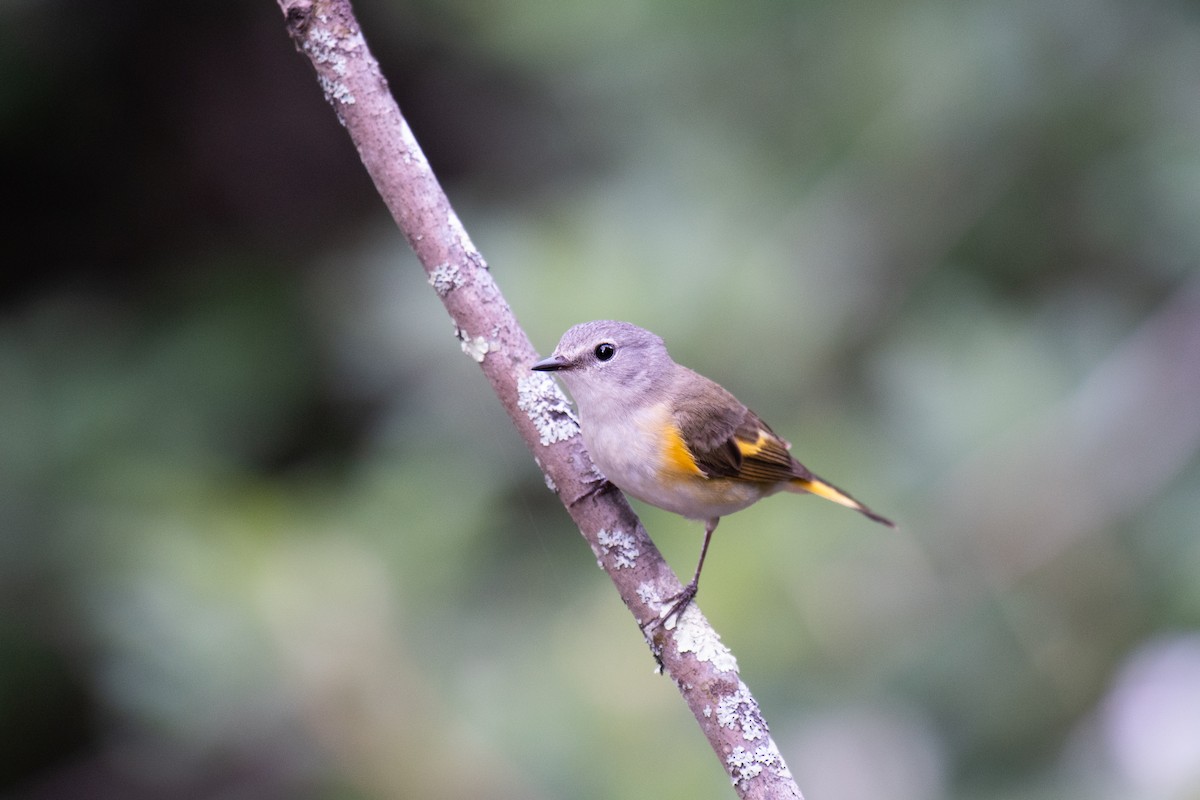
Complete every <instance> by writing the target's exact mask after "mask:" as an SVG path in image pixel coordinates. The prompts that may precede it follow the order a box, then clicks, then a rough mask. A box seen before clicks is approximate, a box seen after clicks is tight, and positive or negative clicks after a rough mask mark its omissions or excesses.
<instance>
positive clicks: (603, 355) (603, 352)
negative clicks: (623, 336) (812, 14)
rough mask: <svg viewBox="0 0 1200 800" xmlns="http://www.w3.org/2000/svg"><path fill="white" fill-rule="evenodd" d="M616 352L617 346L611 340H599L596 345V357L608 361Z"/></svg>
mask: <svg viewBox="0 0 1200 800" xmlns="http://www.w3.org/2000/svg"><path fill="white" fill-rule="evenodd" d="M616 354H617V347H616V345H614V344H613V343H612V342H601V343H600V344H598V345H596V358H598V359H600V360H601V361H608V360H609V359H610V358H612V357H613V356H615V355H616Z"/></svg>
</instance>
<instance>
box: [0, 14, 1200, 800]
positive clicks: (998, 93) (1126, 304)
mask: <svg viewBox="0 0 1200 800" xmlns="http://www.w3.org/2000/svg"><path fill="white" fill-rule="evenodd" d="M358 12H359V15H360V19H361V21H362V22H363V25H364V28H365V32H366V36H367V39H368V41H369V43H370V44H371V45H372V47H373V49H374V52H375V54H376V56H377V57H378V58H379V60H380V61H381V63H382V65H383V69H384V71H385V73H386V74H387V75H388V77H389V81H390V83H391V86H392V88H393V90H394V92H395V94H396V95H397V97H398V99H399V101H400V103H401V107H402V108H403V109H404V111H405V112H406V114H407V116H408V118H409V120H410V123H411V124H412V126H413V128H414V129H415V131H416V133H417V135H418V137H419V138H420V139H421V141H422V143H423V145H424V146H425V148H426V150H427V152H428V154H429V156H430V158H431V160H432V162H433V164H434V166H435V168H436V169H437V170H438V172H439V174H440V175H441V176H442V178H443V180H444V182H445V184H446V187H447V190H448V192H449V194H450V196H451V199H452V201H453V202H454V203H455V204H456V207H457V208H458V211H459V213H460V216H461V217H462V218H463V220H464V221H465V223H466V225H467V228H468V229H469V230H470V232H471V234H472V236H473V237H474V239H475V241H476V243H477V244H478V245H479V246H480V247H481V248H482V250H483V252H484V254H485V255H486V256H487V258H488V260H489V262H490V264H491V266H492V269H493V271H494V274H495V276H496V278H497V280H498V282H499V283H500V285H501V287H502V288H503V290H504V292H505V293H506V296H507V298H508V300H509V301H510V303H511V304H512V305H513V307H514V309H515V311H516V313H517V315H518V317H519V318H520V319H521V321H522V322H523V324H524V325H525V326H526V329H527V331H528V332H529V334H530V336H531V337H532V338H533V340H534V342H535V344H536V345H537V346H538V348H539V349H540V350H541V351H542V352H548V351H549V350H550V349H551V348H552V347H553V345H554V344H555V342H556V341H557V339H558V336H559V334H561V332H562V331H563V330H564V329H566V328H567V327H568V326H569V325H571V324H573V323H575V322H578V321H582V320H585V319H593V318H601V317H609V318H618V319H628V320H630V321H633V322H637V323H639V324H642V325H644V326H646V327H649V328H652V329H653V330H655V331H656V332H658V333H659V334H661V335H662V336H664V337H665V338H666V340H667V343H668V345H669V346H670V347H671V349H672V353H673V354H674V355H675V357H676V358H677V359H678V360H680V361H682V362H684V363H687V364H689V365H690V366H693V367H695V368H697V369H699V370H700V371H702V372H704V373H706V374H708V375H710V376H712V377H714V378H716V379H718V380H720V381H721V382H722V383H724V384H725V385H727V386H729V387H730V388H732V389H734V390H735V391H736V392H737V393H738V394H739V396H740V397H741V398H742V399H743V400H744V401H746V402H747V403H748V404H749V405H750V406H751V407H753V408H754V409H755V410H757V411H758V412H759V413H760V414H761V415H762V416H763V417H764V418H766V419H767V420H769V421H770V422H771V424H772V425H773V427H775V429H776V430H778V431H779V432H780V433H781V434H782V435H784V436H786V437H788V438H789V439H791V440H792V441H793V443H794V444H795V451H796V453H797V454H798V455H799V456H800V457H801V458H802V459H803V460H804V461H805V462H806V463H807V464H808V465H809V466H810V467H812V468H813V469H815V470H816V471H817V472H819V473H820V474H822V475H824V476H825V477H827V478H828V479H829V480H831V481H833V482H835V483H837V484H839V485H843V486H845V487H846V488H847V489H849V490H850V491H852V492H853V493H855V494H856V495H858V496H859V497H861V498H863V499H864V500H865V501H866V502H868V503H870V504H871V505H872V506H874V507H875V508H876V509H878V510H879V511H880V512H881V513H884V514H887V515H889V516H892V517H894V518H896V519H897V520H898V521H899V522H900V524H901V529H900V531H899V532H898V533H892V532H889V531H887V530H885V529H883V528H881V527H879V526H875V525H871V524H869V523H867V522H866V521H864V520H863V519H862V518H861V517H859V516H858V515H855V514H852V513H848V512H846V511H845V510H844V509H840V508H837V507H835V506H833V505H832V504H826V503H819V502H817V501H816V500H812V499H805V498H797V497H792V496H784V497H779V498H775V499H773V500H771V501H769V502H767V503H763V504H760V505H759V506H756V507H755V508H753V509H750V510H747V511H745V512H742V513H741V514H738V515H736V516H734V517H731V518H729V519H727V520H725V521H724V522H723V524H722V525H721V528H720V531H719V532H718V535H717V537H716V539H715V541H714V545H713V550H712V551H711V553H710V560H709V562H708V566H707V569H706V571H705V583H704V587H703V590H702V592H701V594H700V605H701V607H702V608H703V610H704V611H705V612H706V614H707V615H708V616H709V618H710V619H711V620H712V622H713V623H714V624H715V625H716V627H717V629H718V630H719V631H721V632H722V635H723V636H724V640H725V642H726V643H727V644H728V645H730V646H731V647H732V648H733V650H734V652H735V653H736V654H737V656H738V658H739V662H740V665H741V669H742V673H743V677H744V679H745V680H746V682H747V683H748V684H749V685H750V687H751V689H752V690H754V691H755V693H756V694H757V696H758V698H759V700H760V701H761V702H762V704H763V707H764V711H765V714H766V717H767V719H768V721H769V722H770V723H771V725H772V730H773V733H774V735H775V737H776V739H777V741H778V743H779V745H780V747H781V749H782V751H783V753H784V755H785V757H786V758H787V760H788V762H789V765H790V766H791V768H792V771H793V773H794V774H795V775H796V777H797V780H798V782H799V784H800V786H801V788H802V789H803V790H804V791H805V793H806V795H807V796H808V797H809V798H810V800H819V798H837V800H859V799H860V798H861V799H862V800H866V799H867V798H872V799H874V798H878V797H882V796H886V797H889V798H891V799H892V800H919V799H922V798H932V799H936V798H980V799H981V800H982V799H987V800H992V799H994V798H995V799H998V798H1018V797H1019V798H1085V797H1086V798H1097V797H1099V798H1109V797H1111V798H1122V799H1123V800H1128V799H1129V798H1170V799H1176V798H1200V631H1198V628H1197V626H1198V623H1200V536H1198V533H1200V525H1198V523H1197V519H1198V518H1200V491H1198V490H1200V459H1198V458H1197V452H1198V448H1200V271H1198V270H1197V265H1198V264H1200V80H1198V77H1197V76H1200V6H1197V4H1195V3H1186V2H1154V1H1151V2H1145V3H1129V2H1125V3H1121V2H1115V0H975V1H974V2H964V3H950V2H938V0H911V1H910V2H905V3H886V2H879V0H846V1H844V2H833V0H809V1H808V2H795V3H792V2H781V1H780V0H741V2H728V1H726V2H721V1H720V0H700V1H699V2H690V3H679V2H667V1H666V0H658V1H653V0H616V2H609V3H590V2H577V1H576V0H567V2H561V3H550V4H547V3H541V2H531V0H510V1H509V2H493V3H477V2H471V1H470V0H453V1H450V2H400V1H399V0H397V1H396V2H361V3H360V4H359V6H358ZM0 20H2V22H3V24H2V25H0V64H2V75H3V80H2V81H0V126H2V131H3V143H4V147H3V155H2V156H0V158H2V159H3V162H4V168H3V174H4V175H5V179H4V185H5V189H6V192H5V194H6V196H7V198H8V203H7V206H8V211H7V212H6V213H5V215H4V220H5V227H6V229H7V231H6V234H5V239H6V241H7V242H8V246H7V250H8V253H9V255H8V256H7V257H6V258H5V259H4V261H5V266H4V268H3V270H2V275H3V278H2V280H3V283H2V284H0V287H2V291H0V737H2V739H0V787H2V788H0V795H2V796H3V797H6V798H20V799H21V800H42V799H45V800H49V799H50V798H76V797H89V798H210V797H212V798H215V797H220V798H233V797H236V798H243V797H245V798H249V797H254V798H270V797H278V798H385V797H386V798H390V797H435V798H436V797H445V798H461V797H493V798H504V797H512V798H517V797H520V798H540V797H545V798H561V797H570V798H611V797H688V798H726V797H731V796H732V792H731V790H730V788H729V786H728V784H727V780H726V778H725V776H724V774H723V773H722V771H721V769H720V767H719V765H718V763H717V761H716V759H715V758H714V757H713V755H712V753H711V752H710V751H709V750H708V748H707V745H706V743H705V742H704V740H703V738H702V737H701V735H700V733H699V732H698V731H697V729H696V726H695V724H694V722H693V721H692V720H691V719H690V717H689V716H688V712H687V710H686V708H685V707H684V706H683V704H682V703H681V702H680V701H679V699H678V696H677V694H676V692H675V689H674V688H673V686H672V685H671V684H670V682H669V681H667V680H665V679H663V678H661V677H658V676H656V675H654V674H653V671H652V668H653V661H652V659H651V658H650V656H649V654H648V652H647V650H646V647H645V645H644V644H643V642H642V639H641V636H640V635H639V633H638V631H637V629H636V627H635V625H634V624H633V622H632V620H631V618H630V617H629V615H628V613H627V612H626V611H625V609H624V608H623V607H622V605H621V604H620V602H619V601H618V599H617V597H616V594H615V593H614V591H613V590H612V587H611V585H610V584H609V582H608V580H607V578H606V577H605V576H604V575H603V574H602V573H601V572H599V571H598V570H597V569H596V568H595V566H594V558H593V556H592V554H591V553H590V552H589V550H588V548H587V546H586V545H585V544H584V542H583V541H582V539H580V537H579V536H578V533H577V532H576V531H575V530H574V528H573V527H572V525H571V523H570V521H569V519H568V518H567V516H566V515H565V513H564V512H563V511H562V509H561V507H560V506H559V505H558V504H557V501H556V499H555V497H554V496H553V495H551V494H550V493H549V492H547V491H546V489H545V486H544V485H543V482H542V478H541V475H540V474H539V473H538V471H537V469H536V467H535V465H534V464H533V461H532V459H531V458H530V456H529V454H528V452H527V451H526V450H525V449H524V446H523V444H522V443H521V442H520V441H519V440H518V438H517V436H516V434H515V433H514V432H513V431H512V430H511V428H510V426H509V424H508V422H507V420H506V418H505V417H504V416H503V413H502V412H501V410H500V408H499V406H498V404H497V403H496V402H495V401H494V399H493V398H492V397H491V394H490V391H489V389H488V387H487V384H486V382H485V381H484V380H482V378H481V376H480V375H479V373H478V370H477V367H476V366H475V364H474V363H473V362H471V361H470V359H468V358H465V357H463V355H462V354H461V353H460V351H459V347H458V343H457V342H456V341H455V340H454V338H453V329H452V326H451V324H450V323H449V321H448V319H447V318H446V316H445V314H444V312H443V311H442V309H441V307H440V304H439V303H438V301H437V298H436V296H435V295H434V293H433V292H432V291H431V290H430V289H429V287H428V286H427V284H426V282H425V278H424V275H423V274H422V272H421V270H420V269H419V267H418V266H417V264H416V263H415V260H414V258H413V256H412V255H411V253H410V252H409V251H408V249H407V247H406V245H405V242H404V240H403V238H402V237H401V236H400V235H399V233H398V232H397V231H396V230H395V228H394V227H393V226H392V224H391V221H390V219H389V218H388V217H387V214H386V212H385V211H384V209H383V208H382V205H381V203H380V201H379V200H378V198H377V197H376V196H375V194H374V192H373V190H372V187H371V186H370V184H369V182H368V180H367V178H366V177H365V175H364V173H363V170H362V169H361V166H360V165H359V164H358V162H357V159H356V156H355V153H354V150H353V147H352V146H351V145H350V143H349V141H348V139H347V137H346V136H345V133H344V131H342V129H341V128H340V127H339V126H338V124H337V121H336V119H335V117H334V114H333V113H332V111H331V110H330V109H329V108H328V106H326V104H325V103H324V102H323V100H322V98H321V95H320V91H319V89H318V87H317V85H316V81H315V80H314V78H313V75H312V72H311V69H310V68H309V66H308V65H307V63H306V62H305V60H304V59H303V58H302V57H301V56H300V55H298V54H297V53H296V52H295V50H294V48H293V45H292V43H291V42H290V40H289V39H288V37H287V34H286V32H285V30H284V25H283V21H282V18H281V15H280V13H279V10H278V8H277V7H276V6H275V4H274V3H271V2H266V0H263V2H258V3H244V2H238V3H235V2H229V1H228V0H217V2H216V3H206V4H202V5H196V4H183V5H180V4H163V3H153V2H116V0H89V2H82V1H81V0H76V2H57V3H55V2H47V1H46V0H40V1H39V0H17V2H9V3H5V4H3V5H0ZM639 510H641V511H644V515H643V519H644V521H645V522H646V525H647V527H648V529H649V531H650V533H651V535H652V536H653V537H654V538H655V540H656V541H657V542H658V543H659V544H660V546H661V547H662V548H663V550H664V552H665V554H666V555H667V557H668V559H669V560H670V561H671V562H672V564H674V565H675V567H676V569H677V570H678V571H679V572H680V573H681V574H686V573H687V572H688V571H690V570H691V568H692V565H693V563H694V559H695V557H696V554H697V550H698V547H699V543H700V535H699V534H700V526H699V525H698V524H695V523H688V522H685V521H683V520H681V519H678V518H675V517H672V516H671V515H669V514H665V513H661V512H658V511H655V510H653V509H649V510H647V509H644V508H641V507H639Z"/></svg>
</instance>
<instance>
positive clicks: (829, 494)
mask: <svg viewBox="0 0 1200 800" xmlns="http://www.w3.org/2000/svg"><path fill="white" fill-rule="evenodd" d="M789 488H790V489H791V490H792V491H801V492H808V493H809V494H815V495H816V496H817V497H823V498H825V499H826V500H832V501H833V502H835V503H837V504H838V505H840V506H845V507H846V508H852V509H854V510H855V511H857V512H858V513H860V514H862V515H863V516H865V517H867V518H868V519H873V520H875V521H876V522H878V523H880V524H881V525H887V526H888V527H889V528H894V527H896V523H894V522H892V521H891V520H890V519H888V518H887V517H881V516H880V515H878V514H876V513H875V512H874V511H872V510H871V509H869V508H867V507H866V506H864V505H863V504H862V503H860V502H858V501H857V500H855V499H854V498H853V497H851V496H850V495H848V494H846V493H845V492H843V491H842V490H841V489H838V488H837V487H836V486H830V485H829V484H828V483H825V481H823V480H820V479H819V478H814V479H812V480H810V481H806V480H804V479H803V478H796V479H794V480H792V481H790V482H789Z"/></svg>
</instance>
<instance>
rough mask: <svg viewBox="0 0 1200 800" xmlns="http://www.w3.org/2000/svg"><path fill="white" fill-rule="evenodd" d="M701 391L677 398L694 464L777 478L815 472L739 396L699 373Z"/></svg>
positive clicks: (714, 471) (727, 474) (722, 474)
mask: <svg viewBox="0 0 1200 800" xmlns="http://www.w3.org/2000/svg"><path fill="white" fill-rule="evenodd" d="M692 375H694V376H695V377H694V378H693V379H692V380H691V381H689V383H690V384H691V385H692V386H697V383H696V382H695V379H696V378H698V379H699V380H700V381H702V382H703V383H702V384H699V386H700V389H701V390H700V391H697V392H695V393H693V394H690V395H688V396H687V397H686V399H677V401H676V406H675V422H676V424H678V425H679V432H680V435H681V436H682V437H683V442H684V444H685V445H687V448H688V450H689V451H690V452H691V454H692V457H693V458H694V459H695V460H696V465H697V466H698V467H699V468H700V469H701V471H703V472H704V474H705V476H707V477H709V478H735V479H738V480H746V481H756V482H762V483H776V482H778V481H785V480H789V479H792V478H802V479H805V480H807V479H810V478H811V477H812V474H811V473H810V472H809V471H808V470H807V469H805V468H804V466H803V465H802V464H800V462H798V461H796V459H794V458H792V456H791V454H790V453H788V445H787V442H785V441H783V440H782V439H780V438H779V437H778V436H776V435H775V432H774V431H772V430H771V429H770V428H769V427H767V424H766V423H765V422H763V421H762V420H761V419H759V418H758V415H757V414H755V413H754V412H753V411H751V410H750V409H748V408H746V407H745V406H744V405H742V404H741V403H739V402H738V400H737V398H735V397H734V396H733V395H731V394H730V393H729V392H727V391H725V390H724V389H723V388H721V387H720V386H718V385H717V384H715V383H713V382H712V381H709V380H708V379H707V378H703V377H701V376H699V375H695V373H692Z"/></svg>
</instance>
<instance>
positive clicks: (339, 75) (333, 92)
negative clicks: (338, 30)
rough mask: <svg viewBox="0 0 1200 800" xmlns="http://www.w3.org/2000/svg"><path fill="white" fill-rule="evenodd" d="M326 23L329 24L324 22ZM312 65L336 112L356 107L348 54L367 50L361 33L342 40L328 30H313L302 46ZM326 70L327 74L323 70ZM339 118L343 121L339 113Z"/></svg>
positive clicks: (327, 99)
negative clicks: (342, 106)
mask: <svg viewBox="0 0 1200 800" xmlns="http://www.w3.org/2000/svg"><path fill="white" fill-rule="evenodd" d="M321 21H322V22H326V20H321ZM301 46H302V47H303V49H304V52H305V53H307V54H308V56H309V58H311V59H312V61H313V63H314V64H316V65H317V67H318V75H317V80H318V82H319V83H320V85H321V90H322V91H323V92H324V93H325V99H326V101H328V102H329V103H330V104H332V105H333V106H334V108H335V109H336V108H337V107H338V106H339V105H353V104H354V103H355V102H356V100H355V97H354V92H353V91H351V89H350V86H349V84H348V83H347V82H346V76H347V75H348V74H349V67H348V65H349V60H348V59H347V58H346V54H347V53H351V52H354V51H355V50H358V49H359V48H360V47H365V46H366V41H365V40H364V39H363V36H362V32H361V31H354V32H353V33H351V34H348V35H347V36H345V37H340V36H338V35H336V34H334V33H333V32H332V31H330V30H329V29H328V28H324V27H321V26H319V25H317V26H313V28H312V29H311V30H310V31H309V33H308V35H307V36H306V37H305V39H304V42H303V44H302V45H301ZM322 66H327V67H328V70H322V69H320V67H322ZM338 118H339V119H340V118H341V115H340V113H339V115H338Z"/></svg>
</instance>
